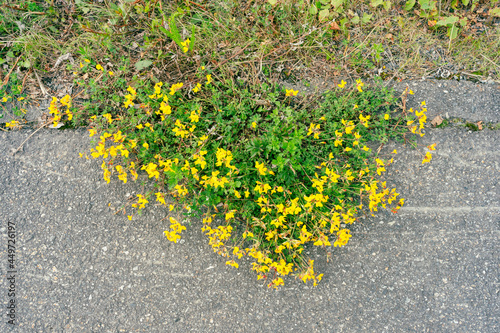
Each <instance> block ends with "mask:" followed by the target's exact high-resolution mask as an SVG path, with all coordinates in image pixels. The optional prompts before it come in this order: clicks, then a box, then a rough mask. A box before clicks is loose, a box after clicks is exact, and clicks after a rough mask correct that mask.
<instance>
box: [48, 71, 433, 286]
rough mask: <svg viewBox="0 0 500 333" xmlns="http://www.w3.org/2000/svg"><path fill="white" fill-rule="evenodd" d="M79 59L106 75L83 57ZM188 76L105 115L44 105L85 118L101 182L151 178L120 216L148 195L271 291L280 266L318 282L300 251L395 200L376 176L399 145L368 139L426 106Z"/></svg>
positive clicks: (389, 132)
mask: <svg viewBox="0 0 500 333" xmlns="http://www.w3.org/2000/svg"><path fill="white" fill-rule="evenodd" d="M81 66H82V71H87V73H89V72H95V74H94V76H96V75H103V76H109V75H111V73H105V72H104V71H103V69H102V66H100V65H99V64H97V65H94V64H93V63H91V62H90V61H88V62H86V63H85V64H83V63H82V64H81ZM98 73H100V74H98ZM196 77H197V81H195V82H191V83H184V82H176V83H174V84H168V85H167V84H166V83H163V82H157V83H156V84H154V86H152V84H150V85H148V84H147V83H146V82H145V81H142V82H141V84H140V85H139V86H138V87H132V86H128V87H127V89H126V91H124V93H123V95H124V96H123V97H122V98H121V101H120V105H119V106H120V108H119V109H118V110H116V109H115V110H114V111H113V112H111V111H109V110H107V109H106V110H104V111H103V110H101V112H99V110H98V109H96V108H83V109H81V110H74V111H73V112H71V111H69V110H70V107H71V100H70V99H69V96H68V97H65V98H63V99H62V100H61V101H58V100H57V99H55V98H54V100H53V104H51V108H52V109H51V110H52V111H53V113H54V114H55V115H57V117H56V118H54V120H55V121H64V120H65V119H68V120H72V121H73V122H75V124H80V123H81V121H82V120H83V119H89V120H90V127H91V128H90V129H89V135H90V136H91V137H92V138H96V139H95V141H94V144H95V146H94V147H93V148H92V149H91V150H90V152H89V154H88V155H87V154H82V157H83V156H85V157H87V158H92V159H99V160H102V164H101V167H102V170H103V178H104V180H105V181H106V182H108V183H109V182H111V179H112V178H113V177H116V178H117V179H118V180H120V181H122V182H123V183H127V182H128V181H130V180H133V181H135V180H137V179H138V175H139V173H140V172H144V173H145V174H147V175H148V178H150V179H151V180H153V181H154V184H155V185H154V189H153V190H151V191H148V192H145V193H141V194H138V195H137V197H136V199H135V200H134V201H133V202H132V203H131V204H130V206H128V207H124V211H126V212H127V216H128V218H129V219H133V216H134V214H137V213H140V212H141V211H142V209H144V208H145V207H146V205H147V204H150V203H153V202H156V203H159V204H161V205H165V207H167V208H168V210H169V211H174V210H175V211H178V212H182V213H183V214H185V215H186V216H198V217H201V219H202V221H203V226H202V231H203V232H204V233H205V234H206V235H207V237H208V242H209V244H210V246H211V247H212V248H213V250H214V252H216V253H218V254H220V255H222V256H224V257H226V258H227V262H226V263H227V265H231V266H234V267H238V266H239V264H238V260H239V259H241V258H242V257H243V256H245V255H246V256H249V257H251V258H253V260H254V261H253V264H252V269H253V270H254V271H255V272H256V273H257V277H258V279H266V281H267V284H268V286H270V287H276V288H277V287H279V286H280V285H283V284H284V280H283V277H284V276H286V275H289V274H292V275H296V277H298V278H300V279H301V280H303V281H304V282H307V281H308V280H312V281H313V284H314V285H316V284H317V282H318V281H320V280H321V277H322V274H317V273H316V272H315V271H314V261H313V260H312V259H310V258H308V257H307V256H305V255H304V249H305V248H306V247H307V246H318V247H323V248H324V247H328V246H331V245H333V246H334V247H336V246H339V247H340V246H344V245H345V244H347V242H348V240H349V238H350V237H351V232H350V230H349V225H351V224H352V223H354V222H355V221H356V220H357V219H358V217H359V216H360V215H364V214H373V213H374V212H376V211H377V210H378V209H379V208H380V207H384V208H385V207H389V206H391V207H392V210H393V212H397V210H398V209H399V208H400V207H401V206H402V205H403V204H404V199H402V198H399V193H397V192H396V189H390V188H389V187H387V185H386V183H385V182H381V181H380V180H378V177H379V176H380V175H381V174H382V173H383V172H385V171H386V169H385V168H386V167H387V166H388V165H389V164H391V163H392V162H393V157H392V155H394V154H396V153H397V151H393V152H392V154H391V156H386V157H382V156H378V154H377V153H376V152H374V151H373V148H370V147H373V146H374V145H375V144H376V143H385V142H387V141H388V140H389V139H397V140H405V141H408V142H414V141H415V138H416V137H417V136H419V135H423V134H424V133H423V131H422V130H423V128H424V124H425V122H426V115H425V112H426V108H425V103H423V104H422V108H421V110H415V111H414V110H412V109H410V110H406V109H404V108H401V107H398V99H397V98H396V97H395V96H394V94H393V92H392V91H391V90H388V89H385V88H381V87H379V86H377V87H374V88H367V87H365V84H364V83H363V82H362V81H361V80H358V81H357V82H356V83H355V85H354V86H353V87H350V88H349V87H347V86H346V82H342V83H341V84H339V87H338V88H337V89H336V90H335V91H331V92H327V93H325V94H324V95H323V96H322V98H321V100H320V101H318V102H314V103H308V102H307V101H306V100H304V99H302V98H300V97H299V95H298V91H294V90H286V89H285V90H283V89H282V88H280V87H278V86H276V85H272V84H262V85H260V86H251V85H248V84H246V83H243V82H238V81H236V82H235V81H233V80H231V79H221V80H220V81H214V80H213V79H212V74H211V72H210V71H208V70H207V69H205V67H200V68H198V69H197V72H196ZM93 89H94V91H95V93H99V89H98V88H97V87H94V88H93ZM408 93H410V91H406V92H405V94H408ZM256 96H259V99H256ZM69 118H71V119H69ZM97 138H98V139H97ZM430 158H431V155H430V154H428V155H427V156H426V157H425V159H424V161H423V163H425V162H428V161H430ZM169 221H170V225H169V228H168V230H166V231H165V235H166V237H167V238H168V239H169V240H170V241H172V242H177V241H178V240H179V239H180V238H181V233H182V232H183V231H184V230H185V229H186V227H185V226H184V224H183V221H182V220H179V219H175V218H173V217H170V218H169Z"/></svg>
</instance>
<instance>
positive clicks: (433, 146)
mask: <svg viewBox="0 0 500 333" xmlns="http://www.w3.org/2000/svg"><path fill="white" fill-rule="evenodd" d="M427 148H429V150H436V144H435V143H433V144H432V145H430V146H427Z"/></svg>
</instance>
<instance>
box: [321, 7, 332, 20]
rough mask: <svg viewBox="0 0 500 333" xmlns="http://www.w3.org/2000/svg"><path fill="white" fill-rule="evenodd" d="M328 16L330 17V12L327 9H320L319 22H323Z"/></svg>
mask: <svg viewBox="0 0 500 333" xmlns="http://www.w3.org/2000/svg"><path fill="white" fill-rule="evenodd" d="M328 15H330V11H329V10H328V9H322V10H320V11H319V15H318V17H319V20H320V21H324V20H326V19H327V18H328Z"/></svg>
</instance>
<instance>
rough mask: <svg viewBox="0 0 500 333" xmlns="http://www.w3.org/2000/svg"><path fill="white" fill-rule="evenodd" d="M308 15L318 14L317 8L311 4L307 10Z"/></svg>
mask: <svg viewBox="0 0 500 333" xmlns="http://www.w3.org/2000/svg"><path fill="white" fill-rule="evenodd" d="M309 13H310V14H311V15H316V14H318V8H317V7H316V5H315V4H312V5H311V7H310V8H309Z"/></svg>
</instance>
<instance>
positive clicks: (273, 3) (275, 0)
mask: <svg viewBox="0 0 500 333" xmlns="http://www.w3.org/2000/svg"><path fill="white" fill-rule="evenodd" d="M267 2H269V4H270V5H271V6H274V5H276V3H277V2H278V0H267Z"/></svg>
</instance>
